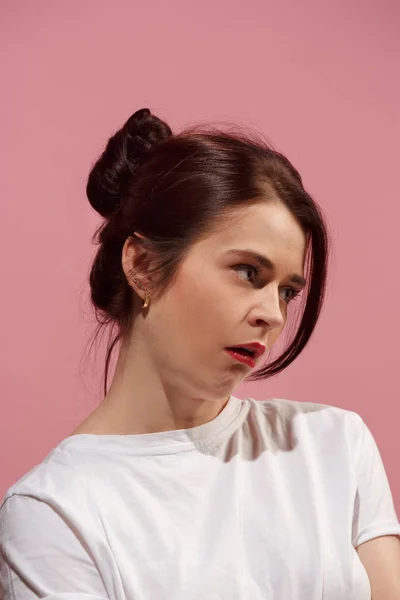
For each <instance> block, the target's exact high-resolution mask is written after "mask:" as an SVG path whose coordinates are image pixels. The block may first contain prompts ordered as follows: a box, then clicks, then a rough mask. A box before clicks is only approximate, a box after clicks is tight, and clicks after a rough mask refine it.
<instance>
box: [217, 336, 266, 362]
mask: <svg viewBox="0 0 400 600" xmlns="http://www.w3.org/2000/svg"><path fill="white" fill-rule="evenodd" d="M225 351H226V352H227V353H228V354H229V355H230V356H231V357H232V358H234V359H235V360H237V361H239V362H241V363H243V364H246V365H247V366H249V367H251V368H253V367H255V365H256V361H257V359H258V358H260V356H261V355H262V354H264V352H265V346H264V345H263V344H260V343H258V342H252V343H250V344H243V345H240V346H230V347H227V348H225Z"/></svg>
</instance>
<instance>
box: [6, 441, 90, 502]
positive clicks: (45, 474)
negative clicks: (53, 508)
mask: <svg viewBox="0 0 400 600" xmlns="http://www.w3.org/2000/svg"><path fill="white" fill-rule="evenodd" d="M68 442H69V440H68V438H67V439H66V440H63V441H62V442H61V443H60V444H59V445H58V446H56V447H55V448H54V449H53V450H51V452H50V453H49V454H48V455H47V456H46V457H45V458H44V460H43V461H42V462H41V463H39V464H38V465H36V466H35V467H33V468H32V469H31V470H30V471H28V472H27V473H26V474H25V475H23V477H21V478H20V479H19V480H18V481H16V482H15V483H14V484H13V485H11V487H9V488H8V490H7V492H6V494H5V496H4V498H3V499H2V502H1V503H0V510H1V509H3V508H4V505H5V503H7V502H8V501H10V500H11V499H15V498H18V497H19V498H26V499H29V498H30V499H36V500H40V501H42V502H45V503H49V504H52V503H53V499H54V498H61V497H64V498H68V497H73V496H76V495H78V494H81V495H84V494H82V492H83V490H84V489H85V488H86V487H87V481H88V474H89V473H90V472H91V468H90V467H91V463H92V462H93V456H92V455H91V454H90V453H89V454H85V453H84V452H81V451H76V450H75V449H74V448H73V446H72V444H69V443H68ZM8 503H9V504H10V502H8ZM26 504H28V502H27V503H26Z"/></svg>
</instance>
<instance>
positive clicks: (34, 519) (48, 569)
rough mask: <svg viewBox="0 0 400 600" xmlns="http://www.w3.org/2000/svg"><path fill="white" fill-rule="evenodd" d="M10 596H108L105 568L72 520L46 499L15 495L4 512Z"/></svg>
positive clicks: (1, 547)
mask: <svg viewBox="0 0 400 600" xmlns="http://www.w3.org/2000/svg"><path fill="white" fill-rule="evenodd" d="M0 556H1V560H0V592H2V594H1V593H0V596H1V598H4V600H36V599H37V598H47V597H48V598H52V599H54V600H56V599H57V600H58V599H59V600H61V599H63V598H64V597H65V598H68V599H71V600H72V599H73V600H104V599H105V598H107V593H106V590H105V587H104V583H103V581H102V578H101V576H100V573H99V571H98V569H97V567H96V565H95V563H94V560H93V557H92V556H91V554H90V550H89V548H88V547H87V546H86V544H85V540H83V539H82V538H81V537H80V535H79V533H78V532H77V531H76V530H75V528H74V525H73V524H72V523H67V522H66V520H65V519H64V518H63V517H62V516H61V515H60V514H58V513H57V512H56V511H55V510H54V509H53V508H52V507H51V506H49V505H48V504H47V503H46V502H42V501H40V500H37V499H35V498H32V497H30V496H11V497H10V498H8V499H7V500H6V501H5V502H4V504H3V506H2V508H1V511H0Z"/></svg>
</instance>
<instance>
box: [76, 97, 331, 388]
mask: <svg viewBox="0 0 400 600" xmlns="http://www.w3.org/2000/svg"><path fill="white" fill-rule="evenodd" d="M86 191H87V197H88V199H89V202H90V204H91V205H92V207H93V208H94V209H95V210H96V211H97V212H98V213H100V215H101V216H102V217H104V219H105V220H104V222H103V223H102V225H101V226H100V227H99V229H98V230H97V231H96V233H95V240H96V243H98V244H99V248H98V251H97V254H96V257H95V259H94V262H93V265H92V268H91V272H90V287H91V299H92V302H93V304H94V307H95V313H96V318H97V321H98V324H99V325H98V328H97V332H96V335H97V333H99V331H100V330H101V329H102V328H103V327H104V326H106V325H111V326H112V327H111V330H112V331H113V332H115V336H114V338H113V339H112V341H111V342H110V343H109V345H108V348H107V357H106V366H105V377H104V394H106V393H107V376H108V370H109V363H110V357H111V353H112V350H113V348H114V346H115V344H116V343H117V342H118V341H122V340H123V339H124V336H125V335H126V334H127V333H128V332H129V329H130V326H131V323H132V294H133V293H134V291H133V289H132V288H131V286H130V285H129V284H128V281H127V278H126V276H125V273H124V271H123V268H122V263H121V258H122V248H123V245H124V243H125V240H126V239H127V238H128V237H129V236H132V235H133V233H134V232H137V233H139V234H141V236H144V239H142V238H138V240H139V241H140V243H141V244H142V246H143V248H144V249H145V250H147V251H150V252H152V253H153V254H154V256H156V257H157V258H158V263H157V265H156V267H155V268H154V269H153V270H152V272H153V273H155V274H156V277H157V280H156V288H157V292H158V293H161V294H162V293H164V292H165V290H166V289H167V287H168V286H169V285H171V283H172V282H173V279H174V276H175V274H176V272H177V270H178V267H179V265H180V264H181V262H182V261H183V260H184V258H185V256H186V253H187V251H188V249H189V248H190V246H192V245H193V244H194V243H195V242H196V241H198V240H199V239H200V238H201V237H204V236H207V234H209V233H210V232H211V231H214V230H215V228H216V227H218V225H220V224H222V223H223V220H224V219H225V220H226V216H227V214H228V213H229V211H231V212H232V211H233V210H234V209H238V208H241V207H242V208H246V207H248V206H249V205H251V204H254V203H256V202H260V201H263V202H265V201H270V200H279V201H281V202H282V203H283V204H284V205H286V206H287V207H288V209H289V210H290V212H291V213H292V214H293V215H294V216H295V217H296V219H297V221H298V223H299V224H300V226H301V227H302V229H303V231H304V232H305V233H306V235H307V240H308V246H307V252H308V273H307V276H308V278H309V283H308V286H307V293H306V298H305V302H304V310H303V312H302V315H301V320H300V321H299V323H300V324H299V326H298V328H297V331H296V333H295V335H294V337H293V339H292V341H291V343H290V344H289V346H288V347H287V348H286V350H285V351H284V352H283V353H282V354H281V355H280V356H279V357H278V358H277V359H275V360H274V361H273V362H271V363H270V364H268V365H266V366H265V367H263V368H261V369H259V370H258V371H256V372H254V373H253V374H252V375H251V376H249V378H248V380H249V381H253V380H260V379H266V378H268V377H271V376H272V375H275V374H277V373H279V372H280V371H282V370H283V369H285V368H286V367H287V366H288V365H289V364H290V363H291V362H293V360H294V359H295V358H296V357H297V356H298V355H299V354H300V352H301V351H302V350H303V348H304V347H305V345H306V344H307V342H308V340H309V339H310V337H311V334H312V333H313V330H314V328H315V325H316V323H317V320H318V317H319V314H320V311H321V307H322V303H323V299H324V295H325V288H326V276H327V262H328V234H327V227H326V225H325V223H324V219H323V216H322V213H321V209H320V208H319V207H318V205H317V204H316V202H315V201H314V200H313V199H312V197H311V196H310V194H308V193H307V192H306V191H305V189H304V187H303V184H302V179H301V177H300V175H299V173H298V171H297V170H296V169H295V168H294V167H293V166H292V164H291V163H290V162H289V160H288V159H287V158H286V157H285V156H283V155H282V154H280V153H279V152H277V151H275V150H273V149H272V147H271V145H270V144H269V143H267V142H266V141H265V140H264V139H263V138H261V137H260V136H259V135H255V134H249V133H238V132H236V133H232V132H227V131H221V130H217V129H206V128H203V129H199V128H194V129H193V128H192V129H190V130H189V129H187V130H185V131H183V132H181V133H179V134H176V135H173V134H172V131H171V129H170V128H169V126H168V125H167V124H166V123H165V122H164V121H162V120H161V119H159V118H157V117H156V116H154V115H153V114H151V112H150V111H149V110H148V109H146V108H144V109H141V110H138V111H137V112H135V113H134V114H133V115H132V116H131V117H130V118H129V119H128V121H127V122H126V123H125V125H124V126H123V127H122V128H121V129H120V130H119V131H117V133H116V134H115V135H114V136H113V137H111V138H110V140H109V141H108V143H107V146H106V148H105V150H104V152H103V154H102V155H101V156H100V158H99V159H98V160H97V162H96V163H95V165H94V166H93V168H92V170H91V172H90V175H89V179H88V183H87V190H86ZM153 297H154V295H153ZM110 339H111V338H110Z"/></svg>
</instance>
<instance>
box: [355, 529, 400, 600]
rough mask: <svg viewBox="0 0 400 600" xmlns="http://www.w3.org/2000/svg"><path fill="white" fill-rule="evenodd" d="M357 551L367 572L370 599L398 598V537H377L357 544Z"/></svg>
mask: <svg viewBox="0 0 400 600" xmlns="http://www.w3.org/2000/svg"><path fill="white" fill-rule="evenodd" d="M357 552H358V555H359V557H360V560H361V562H362V563H363V565H364V567H365V570H366V571H367V574H368V578H369V581H370V585H371V593H372V600H399V598H400V538H399V537H397V536H394V535H388V536H382V537H377V538H374V539H372V540H369V541H368V542H364V544H361V545H360V546H358V547H357Z"/></svg>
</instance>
